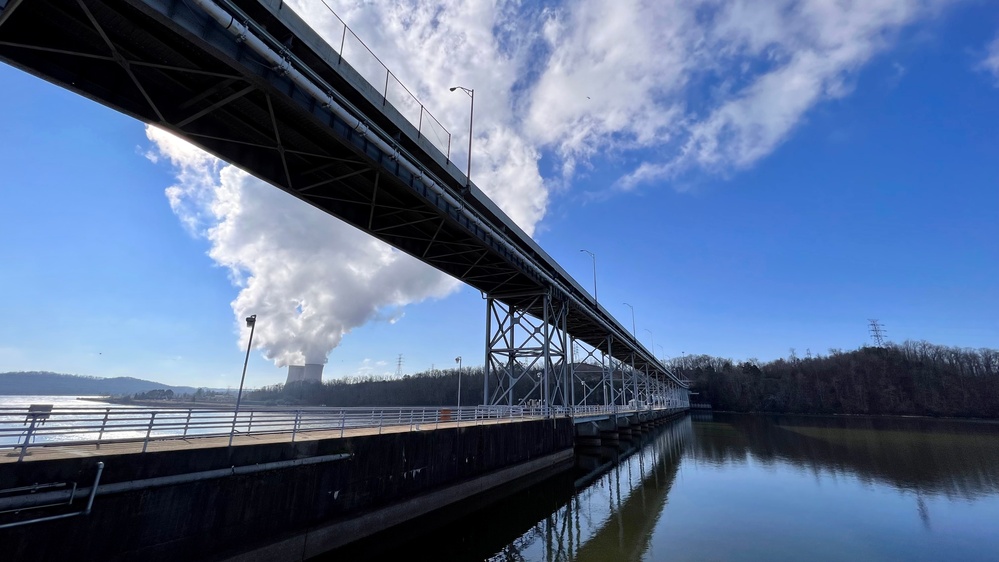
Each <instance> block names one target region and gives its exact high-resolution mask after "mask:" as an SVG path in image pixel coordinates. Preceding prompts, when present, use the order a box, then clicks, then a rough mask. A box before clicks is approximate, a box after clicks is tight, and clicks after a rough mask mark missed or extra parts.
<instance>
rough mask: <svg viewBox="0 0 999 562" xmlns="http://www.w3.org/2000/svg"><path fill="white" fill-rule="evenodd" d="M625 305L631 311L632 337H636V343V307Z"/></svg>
mask: <svg viewBox="0 0 999 562" xmlns="http://www.w3.org/2000/svg"><path fill="white" fill-rule="evenodd" d="M624 305H625V306H627V307H628V308H630V309H631V335H632V336H634V338H635V341H638V335H637V334H635V307H633V306H631V305H630V304H628V303H624Z"/></svg>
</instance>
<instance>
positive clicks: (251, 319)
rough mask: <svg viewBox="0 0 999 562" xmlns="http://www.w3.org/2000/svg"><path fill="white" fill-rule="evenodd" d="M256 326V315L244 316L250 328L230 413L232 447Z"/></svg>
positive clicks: (230, 442) (230, 441)
mask: <svg viewBox="0 0 999 562" xmlns="http://www.w3.org/2000/svg"><path fill="white" fill-rule="evenodd" d="M256 326H257V315H256V314H253V315H251V316H247V317H246V327H247V328H249V329H250V340H249V341H248V342H246V359H244V360H243V376H242V377H241V378H240V379H239V393H237V394H236V411H235V412H233V414H232V430H231V431H229V446H230V447H232V436H233V434H235V433H236V419H237V418H238V417H239V403H240V402H241V401H242V400H243V381H245V380H246V364H247V363H249V362H250V347H251V346H252V345H253V330H254V328H256Z"/></svg>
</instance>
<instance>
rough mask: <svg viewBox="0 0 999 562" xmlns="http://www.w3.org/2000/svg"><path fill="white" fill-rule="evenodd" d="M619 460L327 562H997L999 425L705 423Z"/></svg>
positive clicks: (685, 423) (739, 419)
mask: <svg viewBox="0 0 999 562" xmlns="http://www.w3.org/2000/svg"><path fill="white" fill-rule="evenodd" d="M630 446H631V447H633V448H632V449H631V450H630V451H628V452H626V453H622V458H621V459H620V462H619V463H618V464H617V465H614V466H613V467H611V468H610V470H608V471H607V472H605V473H604V474H602V475H600V476H599V477H597V478H595V479H592V481H591V480H587V479H585V478H580V476H582V474H575V475H571V474H569V475H563V476H561V477H558V478H555V479H552V480H549V481H547V482H545V483H543V484H540V485H538V486H534V487H532V488H530V489H528V490H525V491H523V492H520V493H518V494H514V495H513V496H510V497H507V498H505V499H503V500H501V501H499V502H495V503H491V504H489V505H488V506H487V507H484V508H479V509H477V510H472V511H463V512H451V513H449V514H448V513H445V514H444V515H442V516H441V517H435V518H434V522H435V524H441V523H442V522H443V526H442V527H440V528H436V529H431V528H430V527H429V522H422V523H420V524H416V525H410V526H409V527H408V528H404V529H401V530H400V529H397V530H395V531H393V532H392V534H393V538H395V539H396V541H394V546H391V547H388V548H386V547H387V546H388V544H389V541H386V540H385V538H384V537H382V538H378V539H375V540H374V541H368V542H367V543H364V544H361V545H358V546H357V547H356V548H355V550H353V551H352V552H351V553H346V555H342V556H340V557H339V558H337V559H385V558H389V559H395V558H401V557H403V556H409V557H411V556H412V555H414V554H419V555H420V556H422V557H432V558H435V559H446V560H491V561H497V562H506V561H539V562H541V561H543V562H561V561H576V562H591V561H605V560H612V561H617V560H633V561H637V560H643V561H658V560H768V561H769V560H802V559H808V560H844V559H853V560H856V559H862V560H898V559H905V560H939V559H962V560H996V559H999V537H997V536H996V534H995V532H994V526H995V521H999V424H993V423H976V422H951V421H934V420H922V419H880V418H820V417H795V416H739V415H728V416H726V415H718V414H716V415H714V416H713V417H709V418H707V419H703V418H700V419H692V418H691V417H686V418H682V419H679V420H676V421H674V422H672V423H670V424H669V425H667V426H664V427H662V428H660V429H659V430H657V432H656V433H654V434H652V435H647V436H645V437H644V439H642V440H641V441H640V442H638V443H635V444H632V445H630ZM604 460H606V459H604ZM587 464H588V463H585V462H584V463H581V465H583V466H585V465H587ZM590 464H600V463H590ZM584 481H585V482H588V483H587V484H585V485H583V486H579V485H578V484H579V483H580V482H584ZM341 554H343V553H341ZM330 559H333V558H330Z"/></svg>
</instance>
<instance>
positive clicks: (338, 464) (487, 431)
mask: <svg viewBox="0 0 999 562" xmlns="http://www.w3.org/2000/svg"><path fill="white" fill-rule="evenodd" d="M572 445H573V424H572V421H571V420H569V419H555V420H539V421H527V422H518V423H508V424H498V425H484V426H471V427H462V428H460V429H458V430H455V429H440V430H436V431H417V432H407V433H392V434H384V435H372V436H365V437H353V438H344V439H326V440H321V441H310V442H306V443H295V444H291V443H282V444H267V445H250V446H240V447H233V448H232V449H226V448H216V449H188V450H180V451H167V452H158V453H147V454H143V455H138V454H134V455H117V456H111V455H109V456H104V457H101V456H92V457H87V458H76V459H61V460H50V461H32V462H24V463H13V464H4V465H0V488H12V487H17V486H26V485H30V484H33V483H44V482H56V481H75V482H78V483H80V485H81V486H87V485H89V484H90V483H91V482H92V480H93V475H94V472H95V470H96V468H95V466H96V463H97V462H98V461H103V462H104V463H105V469H104V474H103V476H102V478H101V486H105V485H111V484H118V485H122V484H124V483H126V482H129V481H141V480H144V479H149V478H162V477H164V476H170V475H183V474H189V473H196V472H204V471H209V470H218V469H224V468H229V467H233V466H235V467H243V466H252V465H256V464H260V463H271V462H281V461H290V460H294V459H308V458H314V457H318V456H326V455H337V454H347V455H349V456H348V457H347V458H344V459H341V460H331V461H328V462H322V463H315V464H310V465H304V466H292V467H288V468H283V469H277V470H268V471H264V472H257V473H251V474H234V475H228V476H225V477H222V478H218V477H216V478H210V479H205V480H201V481H196V482H189V483H181V484H168V485H159V486H156V487H145V488H143V487H139V488H138V489H136V490H132V491H124V492H120V493H113V494H100V493H98V495H97V497H96V499H95V501H94V506H93V512H92V513H91V514H90V515H88V516H77V517H72V518H68V519H62V520H57V521H50V522H42V523H36V524H31V525H25V526H21V527H15V528H9V529H0V545H2V546H3V558H5V559H7V558H8V557H9V559H11V560H19V561H28V560H71V559H76V560H89V559H101V560H135V559H142V560H143V561H144V562H153V561H157V560H200V559H220V558H226V557H229V556H237V555H241V556H244V557H246V558H245V559H258V560H278V559H281V560H286V559H296V558H298V559H300V558H302V557H304V556H306V555H308V556H311V555H315V554H317V553H318V552H321V551H322V550H324V549H326V548H331V547H333V546H338V545H339V544H343V543H344V542H347V541H350V540H353V539H355V538H359V537H360V536H362V535H364V534H368V533H370V532H374V531H377V530H381V528H384V526H386V525H391V524H394V523H397V522H399V521H401V520H405V519H406V518H407V517H412V516H418V515H421V514H423V513H426V512H427V511H428V510H429V509H428V508H433V506H441V505H446V504H447V503H450V502H453V501H458V500H461V499H464V498H467V497H470V496H472V495H475V494H476V493H478V492H481V491H484V490H486V489H488V488H490V487H492V486H498V485H501V484H504V483H507V482H509V481H512V480H515V479H517V478H521V477H524V476H526V475H529V474H532V473H536V472H537V471H542V470H546V471H551V470H553V469H562V468H568V467H570V466H571V464H572V453H571V451H572ZM98 490H100V488H99V489H98ZM414 499H416V500H417V501H408V503H407V500H414ZM76 509H79V508H78V507H77V508H76ZM60 510H61V511H70V510H69V509H65V508H55V509H52V508H46V509H44V510H32V511H25V512H22V513H21V514H5V515H0V523H6V522H9V521H11V520H13V519H15V518H18V517H20V518H32V517H38V516H43V515H49V514H52V513H58V512H59V511H60ZM358 518H363V519H358ZM351 520H354V521H355V523H356V521H358V520H360V521H364V522H365V524H364V525H361V526H359V525H356V524H354V525H351V524H349V522H350V521H351ZM380 525H381V526H382V527H379V526H380ZM310 533H311V535H310ZM309 536H311V537H312V538H311V539H308V540H307V538H308V537H309ZM324 537H325V538H324ZM282 544H283V545H285V547H286V548H277V549H275V548H274V547H275V546H278V545H282ZM265 547H270V548H265ZM251 552H256V556H249V553H251Z"/></svg>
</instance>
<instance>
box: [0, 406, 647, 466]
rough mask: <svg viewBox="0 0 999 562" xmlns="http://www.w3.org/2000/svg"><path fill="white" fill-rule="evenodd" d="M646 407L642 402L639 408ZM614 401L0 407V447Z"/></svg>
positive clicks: (11, 453)
mask: <svg viewBox="0 0 999 562" xmlns="http://www.w3.org/2000/svg"><path fill="white" fill-rule="evenodd" d="M645 409H647V408H642V410H645ZM633 411H635V410H628V409H625V408H623V407H617V408H615V407H614V406H575V407H567V406H542V405H534V406H467V407H462V408H455V407H450V406H427V407H385V408H327V407H303V408H268V407H256V408H245V409H241V410H240V411H239V413H238V414H237V413H235V412H234V411H233V410H232V409H228V408H217V407H188V408H181V407H178V408H171V407H164V408H146V407H129V406H108V407H70V408H52V407H51V406H47V405H32V406H31V407H27V408H25V407H20V408H0V449H7V450H8V454H7V456H8V457H17V459H18V461H21V460H23V458H24V456H25V455H27V454H28V453H29V451H30V450H31V449H38V448H46V447H63V446H94V447H95V448H97V449H100V447H101V446H102V445H112V444H133V445H134V446H136V448H140V447H141V449H140V450H141V452H146V450H147V448H148V447H149V444H150V443H153V442H157V441H171V440H172V441H180V440H182V441H190V440H196V439H204V438H212V437H216V438H217V437H236V438H238V437H241V436H244V437H245V436H268V435H283V436H284V437H285V438H286V439H288V440H290V441H292V442H294V441H295V440H296V439H298V438H299V437H300V436H303V435H305V434H309V433H314V432H327V433H328V432H332V433H333V436H339V437H343V436H345V435H347V434H348V432H351V431H352V430H368V431H371V430H373V429H375V430H377V433H382V432H383V431H391V432H398V431H421V430H429V429H437V428H440V427H456V426H457V427H460V426H463V425H480V424H484V423H496V422H502V421H512V420H518V419H532V418H533V419H537V418H550V417H568V416H592V415H603V414H613V413H619V414H621V413H627V412H633ZM0 462H2V461H0Z"/></svg>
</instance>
